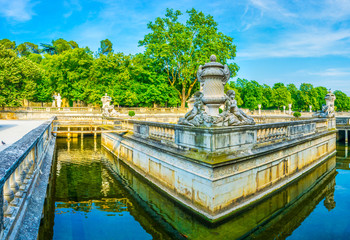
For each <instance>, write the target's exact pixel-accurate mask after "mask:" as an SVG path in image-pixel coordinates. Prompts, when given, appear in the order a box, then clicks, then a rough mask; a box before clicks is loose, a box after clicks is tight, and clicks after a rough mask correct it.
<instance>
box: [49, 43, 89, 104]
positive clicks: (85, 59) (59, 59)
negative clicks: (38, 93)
mask: <svg viewBox="0 0 350 240" xmlns="http://www.w3.org/2000/svg"><path fill="white" fill-rule="evenodd" d="M92 64H93V57H92V54H91V53H87V52H86V51H85V49H83V48H74V49H71V50H66V51H64V52H62V53H61V54H57V55H46V57H45V58H44V59H43V60H42V67H43V69H45V74H44V77H45V79H47V81H48V82H49V83H50V86H52V88H53V90H54V91H55V92H59V93H60V94H61V96H62V97H63V98H66V99H67V100H68V101H77V100H82V101H84V100H86V99H85V98H86V91H85V90H86V87H87V83H88V82H89V77H90V67H91V66H92Z"/></svg>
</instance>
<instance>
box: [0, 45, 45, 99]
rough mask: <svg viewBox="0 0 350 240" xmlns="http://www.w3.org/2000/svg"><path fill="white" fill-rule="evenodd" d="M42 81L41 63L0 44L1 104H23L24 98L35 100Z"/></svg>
mask: <svg viewBox="0 0 350 240" xmlns="http://www.w3.org/2000/svg"><path fill="white" fill-rule="evenodd" d="M41 81H42V70H41V68H40V67H39V65H37V64H36V63H34V62H32V61H30V60H29V59H27V58H19V57H18V56H17V54H16V52H15V51H14V50H11V49H7V48H5V46H3V45H0V106H21V105H22V101H23V100H24V99H27V100H30V101H35V100H36V99H37V96H38V88H37V86H38V83H40V82H41Z"/></svg>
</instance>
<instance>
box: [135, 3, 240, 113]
mask: <svg viewBox="0 0 350 240" xmlns="http://www.w3.org/2000/svg"><path fill="white" fill-rule="evenodd" d="M186 13H187V14H188V19H187V21H186V22H185V23H183V21H180V19H179V17H180V16H181V15H182V13H181V12H180V11H179V10H177V11H174V10H173V9H167V10H166V14H165V17H163V18H160V17H158V18H156V20H155V21H154V22H150V23H149V24H148V26H147V27H148V29H150V31H151V32H150V33H149V34H147V35H146V36H145V37H144V39H143V40H142V41H140V42H139V45H140V46H144V47H145V55H146V57H148V58H151V59H153V60H154V61H156V64H157V65H158V66H159V67H160V69H161V70H162V71H164V72H165V73H166V75H167V80H168V82H169V84H170V85H171V86H172V87H173V88H174V90H175V91H176V92H177V95H178V97H179V98H180V100H181V107H185V103H186V100H187V99H188V98H189V97H190V96H191V94H192V90H194V88H196V87H198V84H197V86H196V83H197V78H196V72H197V69H198V66H199V65H200V64H204V63H205V62H208V60H209V56H210V55H212V54H215V55H216V56H217V59H218V61H219V62H221V63H223V64H225V63H227V61H228V60H233V59H234V57H235V56H236V46H235V45H234V44H233V39H232V38H231V37H228V36H226V35H224V34H223V33H221V32H219V31H218V29H217V25H218V24H217V23H216V22H215V21H214V19H213V17H212V16H211V15H204V14H203V13H202V12H197V11H196V10H195V9H191V10H189V11H187V12H186ZM228 66H229V68H230V70H231V74H232V76H235V75H236V72H237V71H238V66H237V65H236V64H234V63H230V64H228Z"/></svg>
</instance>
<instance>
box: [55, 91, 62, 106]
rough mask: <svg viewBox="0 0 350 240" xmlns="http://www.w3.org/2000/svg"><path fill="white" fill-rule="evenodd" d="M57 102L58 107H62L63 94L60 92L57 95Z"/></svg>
mask: <svg viewBox="0 0 350 240" xmlns="http://www.w3.org/2000/svg"><path fill="white" fill-rule="evenodd" d="M56 102H57V107H59V108H60V107H61V103H62V98H61V95H60V94H58V95H57V96H56Z"/></svg>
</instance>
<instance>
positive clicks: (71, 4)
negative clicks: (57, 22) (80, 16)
mask: <svg viewBox="0 0 350 240" xmlns="http://www.w3.org/2000/svg"><path fill="white" fill-rule="evenodd" d="M63 5H64V7H65V8H66V9H67V10H68V11H67V12H66V13H65V14H63V17H65V18H68V17H70V16H71V15H72V14H73V12H74V11H81V10H82V7H81V5H80V2H79V0H66V1H64V2H63Z"/></svg>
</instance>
